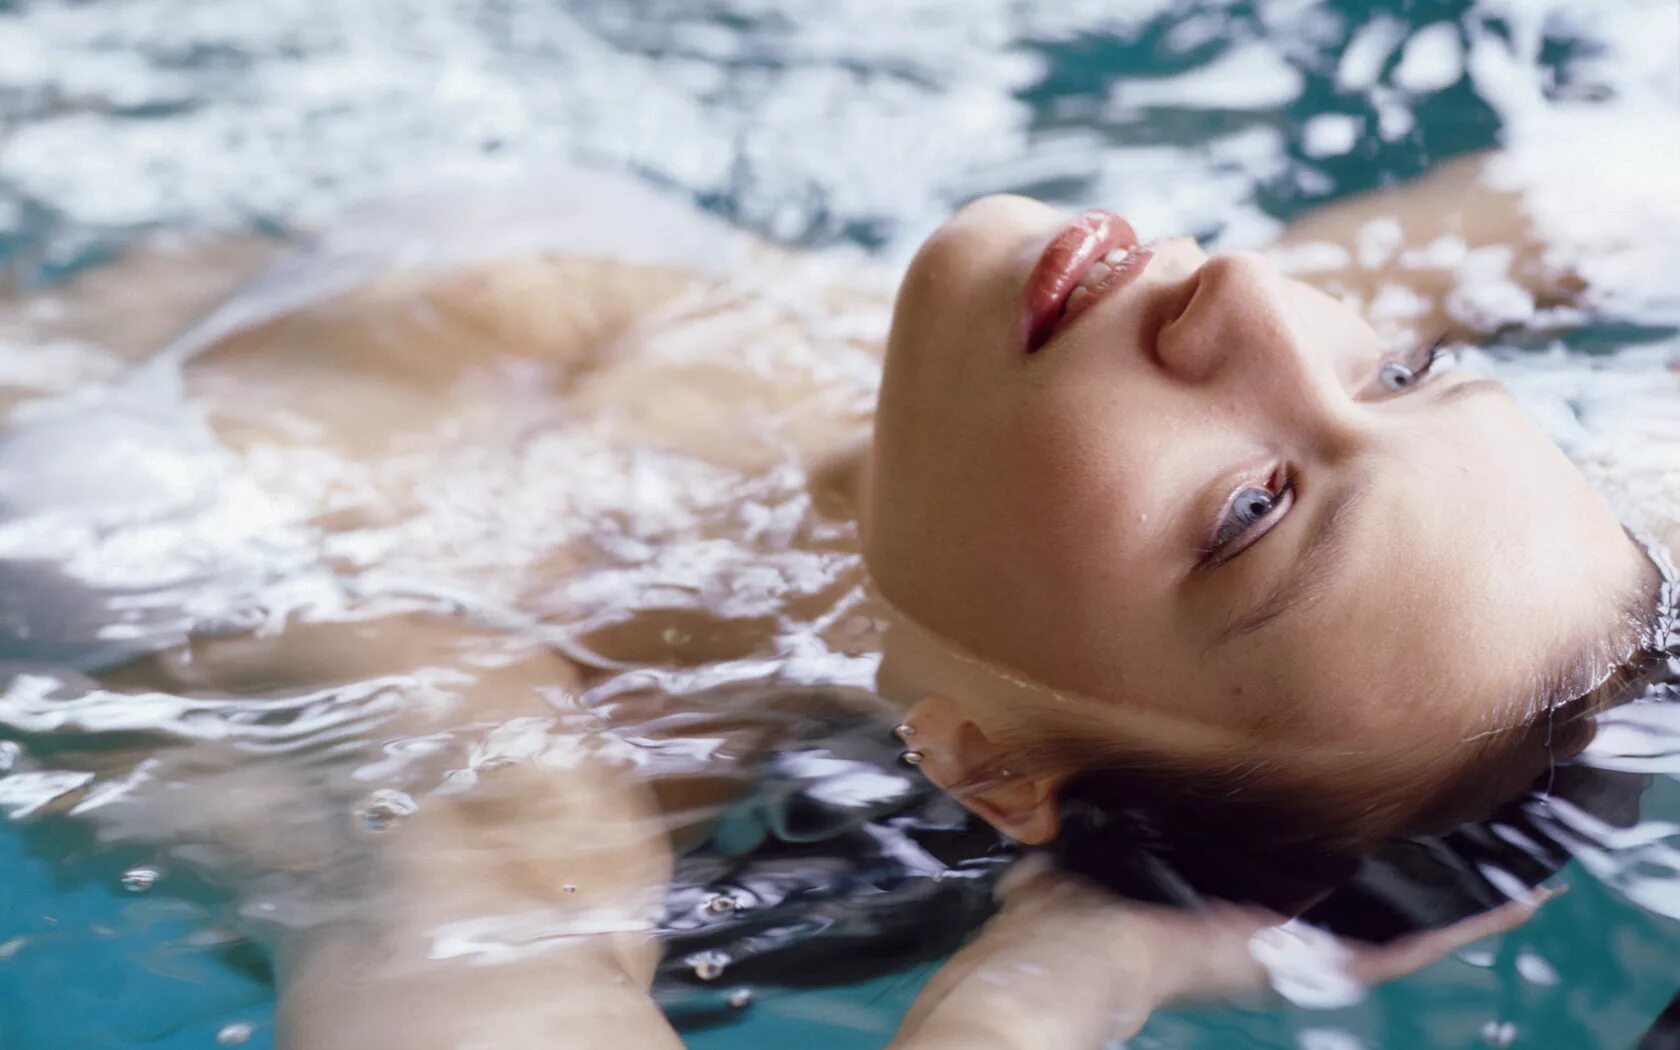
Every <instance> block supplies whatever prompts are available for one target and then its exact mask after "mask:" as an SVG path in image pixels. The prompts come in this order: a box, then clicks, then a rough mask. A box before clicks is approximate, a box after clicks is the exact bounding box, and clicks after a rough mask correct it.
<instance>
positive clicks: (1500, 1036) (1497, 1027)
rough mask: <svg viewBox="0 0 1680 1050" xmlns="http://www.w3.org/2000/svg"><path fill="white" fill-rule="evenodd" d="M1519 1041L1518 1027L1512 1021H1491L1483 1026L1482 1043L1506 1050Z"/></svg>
mask: <svg viewBox="0 0 1680 1050" xmlns="http://www.w3.org/2000/svg"><path fill="white" fill-rule="evenodd" d="M1516 1041H1517V1026H1516V1025H1514V1024H1512V1023H1511V1022H1510V1021H1489V1022H1488V1023H1487V1024H1485V1025H1482V1042H1484V1043H1486V1044H1487V1045H1489V1046H1492V1047H1497V1048H1499V1050H1505V1047H1508V1046H1510V1045H1511V1044H1512V1043H1515V1042H1516Z"/></svg>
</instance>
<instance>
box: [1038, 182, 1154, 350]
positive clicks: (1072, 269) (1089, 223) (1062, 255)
mask: <svg viewBox="0 0 1680 1050" xmlns="http://www.w3.org/2000/svg"><path fill="white" fill-rule="evenodd" d="M1120 248H1128V249H1137V248H1138V241H1137V233H1136V232H1135V231H1133V229H1132V224H1131V223H1129V222H1127V221H1126V220H1125V219H1122V218H1121V217H1120V216H1118V215H1116V214H1114V213H1113V212H1111V211H1103V210H1101V209H1097V210H1093V211H1088V212H1085V213H1083V214H1082V215H1080V216H1079V217H1078V218H1077V219H1075V220H1073V222H1071V223H1070V224H1068V226H1067V227H1066V228H1065V229H1063V230H1062V231H1061V232H1060V233H1058V234H1056V236H1055V237H1054V238H1053V239H1052V240H1051V241H1050V244H1049V246H1048V247H1046V248H1045V249H1044V254H1043V255H1041V256H1040V257H1039V260H1038V265H1037V266H1035V267H1033V272H1032V276H1031V277H1030V278H1028V279H1027V288H1026V302H1025V304H1024V306H1023V308H1022V312H1023V313H1024V315H1025V318H1024V322H1023V324H1024V328H1025V334H1024V336H1023V342H1024V344H1025V346H1026V350H1027V353H1029V354H1030V353H1034V352H1036V351H1037V350H1038V349H1039V348H1041V347H1042V346H1044V344H1045V343H1047V342H1049V341H1050V337H1051V336H1052V335H1053V334H1055V331H1056V329H1057V328H1058V327H1060V326H1061V325H1062V324H1063V323H1065V322H1066V321H1068V320H1070V319H1071V318H1072V317H1073V316H1075V315H1077V314H1079V313H1083V312H1084V311H1085V310H1088V309H1090V307H1091V305H1092V304H1093V303H1095V302H1096V300H1097V299H1099V298H1101V297H1102V296H1104V295H1106V294H1108V293H1110V292H1112V291H1114V290H1116V289H1117V288H1119V287H1120V286H1121V285H1123V284H1126V283H1128V282H1129V281H1130V280H1131V279H1132V278H1133V277H1136V276H1137V275H1138V274H1139V273H1141V272H1142V271H1143V266H1144V264H1145V263H1147V261H1148V257H1149V252H1148V250H1147V249H1139V250H1135V251H1133V253H1132V259H1133V260H1135V263H1134V264H1132V265H1127V266H1123V267H1121V268H1120V269H1117V270H1115V271H1114V272H1113V273H1111V274H1110V275H1109V276H1108V277H1107V278H1106V279H1104V281H1103V282H1102V284H1101V286H1100V287H1098V288H1096V289H1093V290H1092V293H1091V294H1090V295H1087V296H1084V297H1082V299H1081V301H1080V302H1079V303H1077V304H1075V305H1074V307H1073V308H1072V309H1069V307H1068V296H1070V295H1072V294H1073V290H1074V288H1076V287H1077V286H1078V285H1079V282H1080V280H1081V279H1083V278H1084V277H1085V275H1086V274H1087V273H1089V272H1090V270H1091V267H1092V265H1093V264H1095V263H1096V262H1097V260H1099V259H1101V258H1102V257H1103V256H1104V255H1107V254H1108V253H1109V252H1111V251H1115V250H1116V249H1120Z"/></svg>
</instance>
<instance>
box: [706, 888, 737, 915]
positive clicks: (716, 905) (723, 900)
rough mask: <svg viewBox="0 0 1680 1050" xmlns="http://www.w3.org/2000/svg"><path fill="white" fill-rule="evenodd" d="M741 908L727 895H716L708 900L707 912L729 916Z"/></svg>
mask: <svg viewBox="0 0 1680 1050" xmlns="http://www.w3.org/2000/svg"><path fill="white" fill-rule="evenodd" d="M740 906H741V905H740V903H739V902H737V901H736V900H735V898H734V897H731V896H730V895H729V894H727V893H715V894H713V895H712V896H710V897H707V898H706V910H707V911H708V912H710V913H711V914H713V915H728V914H730V913H731V912H734V911H735V910H736V909H738V908H740Z"/></svg>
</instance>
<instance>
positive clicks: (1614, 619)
mask: <svg viewBox="0 0 1680 1050" xmlns="http://www.w3.org/2000/svg"><path fill="white" fill-rule="evenodd" d="M1073 221H1074V217H1073V216H1070V215H1067V214H1065V213H1062V212H1059V211H1056V210H1054V209H1052V208H1049V207H1047V206H1045V205H1042V204H1039V203H1037V202H1034V201H1030V200H1026V199H1023V198H1018V197H989V198H986V199H983V200H981V201H978V202H976V203H974V204H971V205H969V206H968V207H966V208H964V209H963V210H962V211H961V212H959V213H958V214H957V215H956V216H955V217H954V218H953V219H952V220H951V221H950V222H948V223H947V224H946V225H945V226H943V227H942V228H940V229H939V230H938V231H937V232H936V233H934V235H933V236H932V237H930V238H929V239H928V241H927V243H926V244H925V245H923V247H922V248H921V250H920V252H919V253H918V254H917V256H916V258H915V260H914V261H913V262H912V263H911V266H910V269H909V272H908V274H907V275H906V277H905V279H904V283H903V287H902V289H901V291H900V294H899V299H898V304H897V309H896V313H895V316H894V320H893V328H892V333H891V338H890V342H889V349H888V357H887V365H886V372H885V377H884V380H883V387H882V391H881V398H880V407H879V415H878V417H877V422H876V436H875V445H874V453H873V456H874V458H873V467H872V471H873V473H872V481H871V492H870V497H869V501H868V507H869V509H868V512H867V514H866V517H865V530H864V531H865V551H866V556H867V558H868V561H869V564H870V567H871V571H872V573H873V575H874V577H875V579H876V581H877V584H878V585H879V586H880V588H881V589H882V592H883V593H884V594H885V596H886V597H887V598H888V599H890V600H891V601H893V602H894V603H895V604H896V605H898V606H899V607H900V608H901V609H903V610H904V611H905V612H907V613H908V614H910V615H911V616H912V617H914V618H916V619H918V620H920V621H921V622H923V623H924V624H925V625H927V626H929V627H931V628H933V629H934V630H935V631H937V632H939V633H940V634H943V635H944V636H946V637H948V638H950V639H952V640H953V641H955V642H957V643H958V644H959V645H961V646H963V647H965V648H967V649H969V650H970V651H973V652H975V653H978V654H981V655H984V656H986V657H988V658H991V659H994V660H997V661H999V662H1001V663H1003V664H1005V665H1007V666H1009V667H1011V668H1014V669H1016V670H1018V671H1021V672H1024V673H1025V674H1027V675H1028V676H1030V677H1032V678H1034V679H1037V680H1038V681H1040V682H1042V683H1044V684H1046V685H1049V686H1051V687H1054V688H1057V689H1062V690H1070V691H1075V692H1079V693H1083V694H1086V695H1088V696H1093V697H1097V698H1101V699H1105V700H1113V701H1117V702H1124V703H1127V704H1135V705H1148V706H1151V707H1154V708H1156V709H1158V710H1159V711H1160V712H1162V713H1165V714H1168V715H1171V716H1175V717H1179V718H1184V719H1190V720H1194V721H1197V722H1201V723H1204V724H1207V725H1213V726H1218V727H1222V728H1225V729H1228V730H1232V731H1234V732H1237V733H1239V734H1241V735H1243V736H1244V737H1245V738H1247V739H1252V740H1255V741H1266V742H1270V743H1276V744H1282V745H1286V746H1292V745H1296V744H1302V743H1309V742H1310V743H1314V744H1327V745H1334V746H1336V747H1345V748H1350V749H1354V750H1363V749H1370V750H1372V751H1376V752H1383V753H1396V752H1401V751H1404V750H1405V749H1409V748H1413V747H1415V746H1418V745H1423V744H1428V743H1431V742H1434V743H1441V744H1445V743H1449V742H1452V741H1461V740H1464V739H1466V738H1468V737H1471V736H1473V735H1474V734H1476V733H1477V732H1479V731H1481V730H1483V729H1486V728H1491V727H1493V726H1495V725H1498V724H1500V723H1501V720H1502V719H1507V718H1509V717H1510V711H1509V708H1510V707H1512V706H1513V705H1514V704H1516V703H1517V702H1520V701H1522V700H1524V699H1526V698H1527V695H1526V694H1527V693H1528V692H1530V691H1532V690H1533V689H1535V688H1537V687H1538V683H1539V680H1540V678H1541V675H1542V674H1543V673H1544V672H1545V671H1547V670H1550V669H1552V668H1555V667H1558V666H1559V665H1561V664H1563V663H1565V662H1566V661H1568V660H1569V659H1570V658H1571V657H1573V656H1576V655H1578V654H1579V653H1581V652H1582V651H1583V650H1584V649H1587V648H1589V647H1591V646H1594V645H1596V644H1598V643H1600V642H1601V641H1602V642H1608V641H1609V640H1610V639H1612V638H1614V637H1615V636H1616V635H1618V634H1620V633H1625V629H1626V625H1627V613H1626V612H1625V611H1624V610H1625V609H1626V608H1627V607H1628V605H1629V602H1630V600H1631V599H1630V596H1631V595H1632V594H1634V593H1636V592H1637V591H1638V589H1639V584H1640V583H1641V582H1642V580H1643V579H1644V576H1645V573H1646V572H1647V571H1648V570H1647V568H1646V562H1645V559H1644V557H1643V555H1642V553H1641V552H1639V550H1638V549H1637V547H1636V546H1635V545H1634V544H1633V543H1632V542H1631V541H1630V540H1629V539H1628V538H1627V536H1626V535H1625V533H1624V532H1623V531H1622V529H1621V527H1620V525H1619V524H1618V523H1617V521H1616V520H1615V518H1614V517H1613V516H1612V514H1611V513H1610V512H1609V510H1608V509H1607V507H1606V506H1605V504H1604V503H1603V501H1602V500H1601V499H1600V497H1599V496H1598V495H1597V494H1596V493H1595V492H1594V490H1593V489H1592V488H1591V487H1590V486H1589V485H1588V483H1587V482H1586V480H1585V479H1584V478H1583V477H1582V476H1581V475H1580V473H1579V472H1578V471H1577V470H1576V469H1575V468H1574V466H1573V465H1572V464H1571V463H1570V462H1569V460H1568V459H1567V458H1565V457H1564V456H1563V455H1562V454H1561V453H1560V452H1559V450H1558V449H1557V448H1556V447H1555V446H1554V445H1553V444H1552V443H1551V442H1550V441H1549V440H1548V439H1547V438H1546V436H1545V435H1544V434H1543V433H1542V432H1541V431H1539V430H1538V429H1537V428H1536V427H1535V426H1534V425H1533V424H1532V423H1531V422H1530V421H1529V420H1528V418H1527V417H1526V416H1525V415H1524V414H1523V413H1522V412H1521V411H1520V410H1519V409H1518V407H1517V406H1516V405H1515V403H1514V402H1513V401H1512V400H1511V399H1510V398H1509V397H1508V396H1507V395H1506V394H1505V393H1504V392H1503V391H1502V390H1501V389H1500V388H1499V387H1498V386H1496V385H1495V384H1494V383H1492V382H1491V381H1489V380H1485V379H1477V378H1474V377H1472V376H1470V375H1467V374H1464V373H1459V372H1453V371H1451V370H1450V369H1447V368H1437V369H1435V370H1434V371H1432V372H1428V373H1427V374H1425V369H1424V368H1423V362H1422V361H1419V360H1416V359H1415V358H1411V359H1410V360H1409V361H1408V355H1407V354H1405V353H1401V352H1399V351H1397V350H1396V351H1393V352H1391V348H1389V347H1384V346H1382V345H1380V344H1379V343H1378V341H1377V337H1376V335H1375V333H1374V332H1373V331H1372V330H1371V329H1370V328H1369V327H1368V326H1367V325H1366V324H1365V322H1364V321H1363V320H1362V319H1361V318H1360V317H1359V316H1358V315H1356V314H1355V313H1353V312H1352V311H1351V310H1349V309H1347V308H1346V307H1344V306H1342V305H1341V304H1340V303H1339V302H1337V301H1336V300H1334V299H1332V298H1330V297H1329V296H1327V295H1325V294H1323V293H1321V292H1318V291H1316V290H1314V289H1313V288H1311V287H1309V286H1307V285H1305V284H1302V283H1300V282H1298V281H1294V280H1291V279H1289V278H1287V277H1285V276H1283V275H1282V274H1281V273H1280V272H1279V271H1278V270H1276V269H1275V268H1274V267H1272V266H1271V265H1270V264H1268V263H1267V262H1266V261H1265V260H1264V259H1263V258H1261V257H1260V256H1257V255H1252V254H1247V253H1234V254H1230V255H1221V256H1216V257H1211V258H1210V257H1209V256H1208V255H1206V254H1205V253H1204V252H1203V251H1202V250H1201V249H1200V248H1198V247H1197V246H1196V244H1195V243H1193V242H1192V241H1189V240H1183V239H1178V240H1167V241H1163V242H1160V243H1159V244H1158V245H1156V246H1155V248H1154V252H1153V256H1152V257H1151V258H1149V259H1148V261H1147V265H1146V266H1145V268H1144V269H1143V270H1142V271H1141V272H1140V273H1137V274H1136V275H1135V276H1134V277H1133V278H1132V279H1130V280H1129V282H1126V283H1124V285H1123V287H1120V288H1119V289H1118V290H1117V291H1114V292H1113V293H1112V294H1106V295H1101V296H1098V297H1096V298H1095V299H1093V304H1089V305H1088V308H1086V309H1084V310H1083V312H1080V313H1079V314H1078V316H1077V317H1075V318H1073V319H1072V320H1070V321H1068V322H1066V323H1062V324H1060V325H1059V326H1058V327H1057V328H1056V330H1055V331H1054V332H1053V334H1052V335H1051V338H1050V339H1049V341H1048V342H1046V343H1045V344H1044V345H1042V346H1041V347H1039V348H1037V349H1036V350H1033V351H1030V352H1029V347H1030V346H1032V345H1034V332H1033V328H1034V322H1033V319H1032V317H1031V316H1030V314H1031V313H1032V310H1033V309H1034V308H1037V309H1039V310H1040V311H1042V308H1043V305H1044V304H1043V299H1044V288H1043V286H1042V283H1040V287H1039V289H1038V291H1037V292H1036V293H1035V292H1032V291H1030V290H1029V287H1028V286H1029V284H1032V283H1033V274H1034V271H1035V267H1038V266H1039V263H1040V259H1041V256H1043V255H1044V254H1045V251H1046V247H1047V246H1048V245H1049V244H1050V243H1051V242H1052V240H1053V239H1054V238H1055V237H1056V236H1057V235H1058V233H1059V232H1061V231H1064V230H1065V229H1066V228H1067V227H1068V225H1069V223H1070V222H1073ZM1040 273H1041V275H1042V271H1040ZM1035 295H1036V296H1037V301H1035V300H1034V296H1035ZM1038 335H1039V336H1042V332H1039V333H1038ZM1408 364H1409V365H1410V366H1412V370H1413V371H1415V373H1416V375H1417V378H1416V381H1414V382H1410V383H1409V384H1408V382H1407V378H1408V368H1407V366H1408ZM1385 366H1386V367H1385Z"/></svg>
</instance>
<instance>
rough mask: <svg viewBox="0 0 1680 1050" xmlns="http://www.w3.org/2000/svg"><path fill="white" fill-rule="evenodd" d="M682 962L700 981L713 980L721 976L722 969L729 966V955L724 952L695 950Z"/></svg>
mask: <svg viewBox="0 0 1680 1050" xmlns="http://www.w3.org/2000/svg"><path fill="white" fill-rule="evenodd" d="M683 962H685V963H687V964H688V967H689V969H691V970H693V971H694V976H696V977H698V978H700V979H701V980H702V981H715V980H717V979H718V978H719V977H722V976H723V971H724V970H725V969H726V968H728V966H729V956H728V954H727V953H725V952H715V951H714V952H695V953H694V954H693V955H690V956H689V957H688V958H686V959H684V960H683Z"/></svg>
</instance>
